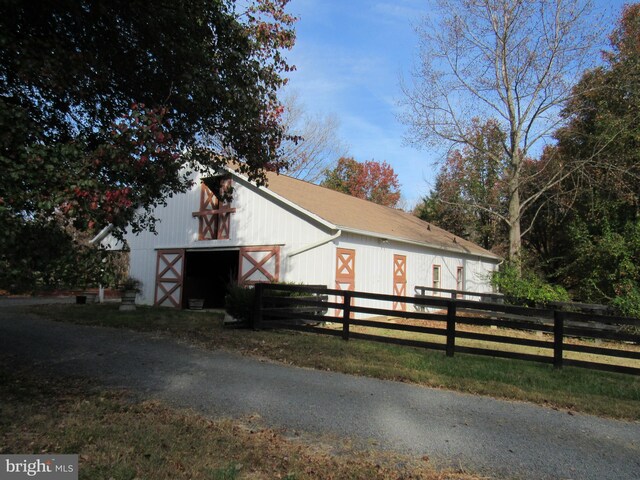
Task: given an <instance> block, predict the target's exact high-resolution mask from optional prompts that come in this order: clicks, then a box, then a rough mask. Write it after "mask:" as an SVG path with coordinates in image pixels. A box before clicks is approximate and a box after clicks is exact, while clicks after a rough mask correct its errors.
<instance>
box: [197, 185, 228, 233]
mask: <svg viewBox="0 0 640 480" xmlns="http://www.w3.org/2000/svg"><path fill="white" fill-rule="evenodd" d="M230 194H231V176H230V175H217V176H215V177H209V178H205V179H203V180H202V183H201V184H200V210H198V211H197V212H193V216H194V217H197V218H198V240H225V239H228V238H229V234H230V227H231V214H232V213H234V212H235V211H236V209H235V208H231V198H230Z"/></svg>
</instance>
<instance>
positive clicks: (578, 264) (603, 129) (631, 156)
mask: <svg viewBox="0 0 640 480" xmlns="http://www.w3.org/2000/svg"><path fill="white" fill-rule="evenodd" d="M638 38H640V5H639V4H635V5H628V6H626V7H625V8H624V9H623V11H622V16H621V18H620V20H619V21H618V24H617V26H616V28H615V29H614V31H613V33H612V34H611V36H610V40H611V50H610V51H608V52H605V54H604V58H605V64H604V65H603V66H601V67H598V68H595V69H592V70H589V71H587V72H585V74H584V75H583V77H582V79H581V80H580V82H579V83H578V84H577V85H576V87H575V88H574V92H573V97H572V98H571V100H570V102H568V104H567V106H566V108H565V109H564V111H563V115H564V116H565V118H566V119H567V124H566V125H565V126H564V127H563V128H561V129H559V130H558V131H557V132H556V134H555V136H556V138H557V141H558V143H557V147H556V148H555V149H553V154H554V155H556V156H557V157H558V158H559V159H561V161H562V162H564V163H566V164H568V165H571V164H574V163H579V164H582V165H584V167H583V168H582V169H581V170H579V172H578V173H576V174H574V175H571V176H570V177H567V178H566V179H565V180H564V181H563V182H562V184H561V189H560V190H561V192H562V195H558V196H557V197H556V201H555V205H557V206H558V208H559V209H565V210H566V209H569V212H568V214H567V215H566V216H565V218H564V225H565V229H566V231H567V232H568V237H569V238H568V239H567V241H565V242H561V241H558V239H555V240H556V245H555V249H556V250H558V251H560V252H561V255H562V263H561V265H559V266H558V269H557V276H558V277H559V278H560V279H561V280H562V281H563V283H564V284H565V285H566V286H567V287H569V288H571V289H573V290H575V291H576V292H577V294H578V295H579V296H580V297H581V298H582V299H584V300H589V301H599V302H600V301H604V302H614V303H619V304H620V306H622V307H624V310H625V311H626V312H627V313H633V314H636V315H637V314H640V269H639V268H638V267H637V265H639V264H640V149H639V147H640V126H639V125H640V123H639V120H640V44H638ZM539 220H546V219H544V218H543V219H539ZM541 223H542V222H541ZM549 227H550V225H549V224H547V223H543V224H542V226H541V228H549ZM551 227H552V226H551Z"/></svg>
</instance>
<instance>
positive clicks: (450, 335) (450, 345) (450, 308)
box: [446, 301, 456, 357]
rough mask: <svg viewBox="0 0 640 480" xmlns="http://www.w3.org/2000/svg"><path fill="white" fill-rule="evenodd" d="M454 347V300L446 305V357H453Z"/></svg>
mask: <svg viewBox="0 0 640 480" xmlns="http://www.w3.org/2000/svg"><path fill="white" fill-rule="evenodd" d="M455 349H456V302H454V301H450V302H448V305H447V348H446V352H447V357H453V353H454V352H455Z"/></svg>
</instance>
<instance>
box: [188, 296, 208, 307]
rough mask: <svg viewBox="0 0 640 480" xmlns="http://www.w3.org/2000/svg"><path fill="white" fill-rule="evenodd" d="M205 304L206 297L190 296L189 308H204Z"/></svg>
mask: <svg viewBox="0 0 640 480" xmlns="http://www.w3.org/2000/svg"><path fill="white" fill-rule="evenodd" d="M203 306H204V298H190V299H189V310H202V307H203Z"/></svg>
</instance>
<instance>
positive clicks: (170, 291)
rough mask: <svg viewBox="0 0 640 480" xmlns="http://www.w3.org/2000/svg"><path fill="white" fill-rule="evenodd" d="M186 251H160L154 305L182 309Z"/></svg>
mask: <svg viewBox="0 0 640 480" xmlns="http://www.w3.org/2000/svg"><path fill="white" fill-rule="evenodd" d="M183 274H184V250H158V260H157V263H156V293H155V299H154V305H156V306H159V307H173V308H181V307H182V282H183Z"/></svg>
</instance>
